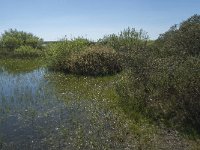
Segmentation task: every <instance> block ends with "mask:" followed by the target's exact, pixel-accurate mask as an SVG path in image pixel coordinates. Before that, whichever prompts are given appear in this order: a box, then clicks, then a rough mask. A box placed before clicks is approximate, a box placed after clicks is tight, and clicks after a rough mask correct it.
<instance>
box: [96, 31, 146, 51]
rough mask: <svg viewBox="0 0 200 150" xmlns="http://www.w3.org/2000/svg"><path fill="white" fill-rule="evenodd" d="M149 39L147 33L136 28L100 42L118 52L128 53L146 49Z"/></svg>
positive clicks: (107, 37) (112, 35) (110, 36)
mask: <svg viewBox="0 0 200 150" xmlns="http://www.w3.org/2000/svg"><path fill="white" fill-rule="evenodd" d="M148 39H149V37H148V35H147V33H146V32H145V31H143V30H142V29H141V30H139V31H137V30H136V29H135V28H130V27H128V28H127V29H124V30H123V31H121V32H120V33H119V34H111V35H108V36H105V37H104V38H103V39H100V40H99V42H100V43H102V44H103V45H109V46H111V47H113V48H114V49H115V50H116V51H119V52H124V53H128V52H131V51H139V50H142V49H145V48H146V47H147V41H148Z"/></svg>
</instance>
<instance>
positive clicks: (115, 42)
mask: <svg viewBox="0 0 200 150" xmlns="http://www.w3.org/2000/svg"><path fill="white" fill-rule="evenodd" d="M199 39H200V16H199V15H194V16H192V17H190V18H188V19H187V20H186V21H183V22H182V23H180V24H179V25H175V26H172V27H171V28H170V29H169V30H168V31H167V32H166V33H164V34H161V35H160V37H159V38H158V39H157V40H154V41H152V40H150V39H149V37H148V35H147V33H146V32H145V31H144V30H139V31H138V30H136V29H134V28H127V29H125V30H123V31H121V32H120V33H119V34H112V35H107V36H105V37H103V38H102V39H99V40H98V41H97V42H93V41H90V40H88V39H85V38H82V37H79V38H74V39H63V40H61V41H59V42H54V43H48V44H47V45H46V46H44V45H43V40H42V39H40V38H38V37H36V36H34V35H33V34H30V33H25V32H23V31H18V30H9V31H5V33H4V34H2V36H1V38H0V58H1V59H0V149H3V150H4V149H136V150H137V149H138V150H140V149H148V150H149V149H152V150H156V149H180V150H182V149H194V150H195V149H198V148H199V147H200V142H199V135H200V128H199V127H200V120H199V116H200V58H199V57H200V56H199V54H200V53H199V52H200V42H199Z"/></svg>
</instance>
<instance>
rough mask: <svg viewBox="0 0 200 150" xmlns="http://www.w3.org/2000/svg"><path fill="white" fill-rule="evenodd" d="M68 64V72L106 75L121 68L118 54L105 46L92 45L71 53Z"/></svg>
mask: <svg viewBox="0 0 200 150" xmlns="http://www.w3.org/2000/svg"><path fill="white" fill-rule="evenodd" d="M70 64H71V65H70V68H69V70H70V72H72V73H76V74H81V75H94V76H97V75H107V74H115V73H117V72H120V71H121V70H122V66H121V62H120V56H119V54H118V53H116V52H115V50H113V49H112V48H108V47H105V46H92V47H89V48H87V49H86V50H85V51H82V52H81V53H79V54H75V55H73V56H72V58H71V62H70Z"/></svg>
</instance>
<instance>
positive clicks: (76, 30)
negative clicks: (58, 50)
mask: <svg viewBox="0 0 200 150" xmlns="http://www.w3.org/2000/svg"><path fill="white" fill-rule="evenodd" d="M193 14H200V0H0V33H3V32H4V31H5V30H8V29H10V28H16V29H18V30H23V31H27V32H31V33H33V34H35V35H37V36H40V37H42V38H44V40H59V39H61V38H63V37H64V36H65V35H67V37H74V36H85V37H87V38H89V39H94V40H95V39H98V38H101V37H103V35H105V34H111V33H118V32H119V31H121V30H123V29H124V28H126V27H128V26H129V27H134V28H136V29H138V30H139V29H141V28H142V29H144V30H145V31H147V32H148V34H149V36H150V38H152V39H156V38H157V37H158V35H159V34H160V33H163V32H165V31H166V30H168V29H169V27H170V26H172V25H173V24H175V23H180V22H181V21H183V20H185V19H187V18H188V17H190V16H192V15H193Z"/></svg>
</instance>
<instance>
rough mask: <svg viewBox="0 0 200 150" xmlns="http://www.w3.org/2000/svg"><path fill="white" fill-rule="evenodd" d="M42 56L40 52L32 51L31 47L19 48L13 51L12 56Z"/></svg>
mask: <svg viewBox="0 0 200 150" xmlns="http://www.w3.org/2000/svg"><path fill="white" fill-rule="evenodd" d="M41 55H42V51H41V50H38V49H36V48H35V49H34V48H32V47H31V46H20V47H19V48H17V49H15V50H14V56H16V57H38V56H41Z"/></svg>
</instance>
